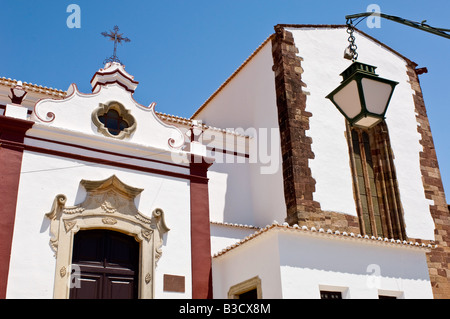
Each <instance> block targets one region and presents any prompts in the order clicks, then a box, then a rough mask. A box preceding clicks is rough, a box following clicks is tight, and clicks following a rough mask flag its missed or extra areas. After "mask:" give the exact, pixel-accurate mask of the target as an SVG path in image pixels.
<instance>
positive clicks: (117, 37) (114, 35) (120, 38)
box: [101, 26, 131, 64]
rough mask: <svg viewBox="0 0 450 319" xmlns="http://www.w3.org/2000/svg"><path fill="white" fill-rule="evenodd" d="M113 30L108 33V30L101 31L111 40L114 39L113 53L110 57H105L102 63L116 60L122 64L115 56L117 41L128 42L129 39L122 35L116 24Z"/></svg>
mask: <svg viewBox="0 0 450 319" xmlns="http://www.w3.org/2000/svg"><path fill="white" fill-rule="evenodd" d="M113 30H114V32H112V31H109V33H108V32H102V33H101V34H102V35H103V36H104V37H106V38H109V39H110V40H111V41H114V53H113V55H112V56H111V57H109V58H108V59H106V60H105V61H104V62H103V63H107V62H118V63H121V64H122V62H120V60H119V59H118V58H117V43H120V44H122V42H130V41H131V40H130V39H128V38H127V37H124V36H123V33H119V27H118V26H114V29H113Z"/></svg>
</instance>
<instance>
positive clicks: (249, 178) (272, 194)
mask: <svg viewBox="0 0 450 319" xmlns="http://www.w3.org/2000/svg"><path fill="white" fill-rule="evenodd" d="M272 65H273V58H272V46H271V43H270V41H269V42H268V43H266V44H265V45H264V46H263V47H262V48H261V50H260V51H259V52H258V53H256V54H255V56H253V57H252V58H251V59H250V60H249V62H248V63H247V64H246V65H245V66H244V67H243V68H242V69H241V70H240V71H239V72H238V73H237V74H236V75H235V76H234V77H233V78H232V79H231V80H230V81H229V82H228V83H227V85H226V86H225V87H224V88H222V90H221V91H220V92H219V93H218V94H217V95H216V96H215V97H214V98H213V99H212V100H211V101H210V102H209V103H208V105H207V106H206V108H204V109H203V110H202V111H201V112H200V113H199V114H198V115H197V116H196V117H195V119H199V120H202V121H203V122H204V123H205V124H207V125H210V126H215V127H221V128H230V129H238V128H239V129H243V131H245V132H247V133H248V134H251V135H252V136H254V139H253V140H252V141H251V142H250V143H253V144H252V146H253V147H254V148H253V149H252V150H253V151H255V153H253V154H256V157H254V158H255V160H254V161H253V158H252V159H251V162H250V160H249V162H250V163H249V164H232V163H222V164H221V163H215V164H214V165H213V166H212V167H211V168H210V172H211V173H210V175H209V176H210V177H211V180H210V185H211V188H210V202H211V203H212V209H211V215H212V216H214V218H216V220H215V221H224V222H229V223H243V224H246V223H249V224H254V225H256V226H265V225H267V224H270V223H272V222H273V220H277V221H280V222H282V221H284V219H285V218H286V204H285V200H284V191H283V177H282V170H281V151H280V146H279V139H280V138H279V128H278V115H277V106H276V95H275V80H274V73H273V71H272ZM264 134H266V136H267V137H268V138H262V137H263V135H264ZM260 137H261V138H260ZM272 142H273V143H274V144H272ZM271 145H275V147H272V148H271V147H270V146H271ZM216 172H217V174H216ZM224 175H225V176H226V178H225V176H224ZM216 177H217V180H215V178H216ZM225 181H226V182H227V184H226V185H225V184H224V183H225ZM220 184H221V185H222V186H220ZM219 188H220V190H219V192H215V190H217V189H219ZM225 192H226V194H227V198H228V199H229V201H228V202H227V205H226V207H224V209H222V207H223V206H219V205H216V203H218V202H220V201H223V194H224V193H225ZM243 195H245V196H243ZM217 196H219V198H217Z"/></svg>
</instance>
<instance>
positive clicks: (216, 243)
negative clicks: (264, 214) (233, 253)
mask: <svg viewBox="0 0 450 319" xmlns="http://www.w3.org/2000/svg"><path fill="white" fill-rule="evenodd" d="M256 231H257V229H253V228H244V227H236V226H230V225H221V224H211V227H210V232H211V255H214V254H216V253H218V252H220V251H221V250H222V249H225V248H226V247H228V246H231V245H234V244H236V243H237V242H239V241H240V240H242V239H244V238H245V237H247V236H249V235H251V234H253V233H255V232H256Z"/></svg>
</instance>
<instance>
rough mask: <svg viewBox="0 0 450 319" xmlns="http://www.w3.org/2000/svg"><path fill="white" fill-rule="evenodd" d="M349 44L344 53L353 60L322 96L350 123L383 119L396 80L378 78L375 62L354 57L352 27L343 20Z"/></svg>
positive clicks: (365, 123)
mask: <svg viewBox="0 0 450 319" xmlns="http://www.w3.org/2000/svg"><path fill="white" fill-rule="evenodd" d="M347 25H348V29H347V32H348V33H349V34H350V37H349V39H348V40H349V42H350V45H349V46H348V48H347V49H346V50H345V53H344V57H345V58H347V59H351V60H352V61H353V63H352V64H351V65H350V66H349V67H348V68H347V69H346V70H345V71H344V72H342V73H341V76H342V78H343V80H342V82H341V84H340V85H339V86H338V87H337V88H336V89H335V90H334V91H333V92H331V93H330V94H328V95H327V96H326V98H327V99H329V100H330V101H331V102H332V103H333V104H334V105H335V106H336V108H337V109H338V110H339V111H340V112H341V113H342V114H343V115H344V116H345V118H346V119H347V120H348V122H349V123H350V125H352V126H358V127H362V128H371V127H373V126H375V125H377V124H378V123H379V122H381V121H382V120H384V118H385V114H386V111H387V107H388V105H389V102H390V100H391V97H392V94H393V92H394V88H395V86H396V85H397V84H398V82H395V81H391V80H387V79H383V78H380V77H379V76H378V75H377V74H376V73H375V69H376V67H375V66H372V65H368V64H364V63H361V62H358V61H357V57H358V54H357V53H356V48H357V47H356V45H355V37H354V36H353V32H354V27H353V25H352V23H351V22H350V23H349V22H347Z"/></svg>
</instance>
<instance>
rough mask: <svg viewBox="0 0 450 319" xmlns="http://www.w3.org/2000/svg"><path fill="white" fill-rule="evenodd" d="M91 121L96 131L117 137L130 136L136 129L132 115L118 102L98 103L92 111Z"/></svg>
mask: <svg viewBox="0 0 450 319" xmlns="http://www.w3.org/2000/svg"><path fill="white" fill-rule="evenodd" d="M92 121H93V123H94V125H95V126H96V127H97V130H98V132H100V133H102V134H103V135H105V136H108V137H114V138H118V139H123V138H125V137H130V135H131V134H132V133H133V132H134V130H135V129H136V121H135V119H134V117H133V116H132V115H131V114H130V111H129V110H127V109H125V107H124V106H123V105H122V104H120V103H118V102H110V103H108V104H102V103H100V105H99V107H97V108H96V109H95V110H94V111H93V112H92Z"/></svg>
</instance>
